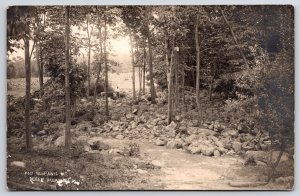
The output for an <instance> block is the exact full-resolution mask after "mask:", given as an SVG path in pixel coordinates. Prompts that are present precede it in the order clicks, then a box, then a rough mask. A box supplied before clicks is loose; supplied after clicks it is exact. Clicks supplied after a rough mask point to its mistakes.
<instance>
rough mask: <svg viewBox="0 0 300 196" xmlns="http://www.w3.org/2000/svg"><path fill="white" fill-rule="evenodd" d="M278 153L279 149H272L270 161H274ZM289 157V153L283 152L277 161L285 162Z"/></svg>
mask: <svg viewBox="0 0 300 196" xmlns="http://www.w3.org/2000/svg"><path fill="white" fill-rule="evenodd" d="M279 153H280V151H274V152H273V155H272V162H273V163H275V162H276V160H277V157H278V156H279ZM289 159H290V155H289V154H288V153H286V152H283V154H282V156H281V158H280V161H279V163H281V162H285V161H288V160H289Z"/></svg>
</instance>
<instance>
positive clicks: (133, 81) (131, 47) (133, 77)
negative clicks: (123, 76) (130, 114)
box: [129, 30, 136, 101]
mask: <svg viewBox="0 0 300 196" xmlns="http://www.w3.org/2000/svg"><path fill="white" fill-rule="evenodd" d="M129 31H130V33H129V37H130V52H131V64H132V96H133V100H134V101H135V100H136V95H135V63H134V51H133V48H134V46H133V35H132V32H131V30H129Z"/></svg>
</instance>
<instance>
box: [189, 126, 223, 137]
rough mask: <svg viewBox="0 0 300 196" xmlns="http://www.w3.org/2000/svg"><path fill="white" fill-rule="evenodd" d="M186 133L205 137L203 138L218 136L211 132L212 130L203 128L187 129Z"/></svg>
mask: <svg viewBox="0 0 300 196" xmlns="http://www.w3.org/2000/svg"><path fill="white" fill-rule="evenodd" d="M187 132H188V133H189V134H191V135H192V134H202V135H205V136H208V135H214V136H215V135H218V134H217V133H216V132H214V131H212V130H209V129H203V128H200V127H188V128H187Z"/></svg>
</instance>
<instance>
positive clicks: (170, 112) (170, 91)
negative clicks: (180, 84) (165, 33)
mask: <svg viewBox="0 0 300 196" xmlns="http://www.w3.org/2000/svg"><path fill="white" fill-rule="evenodd" d="M166 47H167V51H168V48H169V46H166ZM166 58H167V59H168V60H167V63H168V65H167V66H168V67H169V70H170V71H169V73H168V124H170V123H171V122H172V115H173V108H172V106H173V99H172V95H173V75H174V68H173V67H174V49H173V50H172V54H171V62H170V60H169V58H168V57H166Z"/></svg>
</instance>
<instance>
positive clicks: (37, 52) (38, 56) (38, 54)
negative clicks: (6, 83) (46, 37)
mask: <svg viewBox="0 0 300 196" xmlns="http://www.w3.org/2000/svg"><path fill="white" fill-rule="evenodd" d="M36 34H37V35H39V34H40V22H37V30H36ZM35 56H36V64H37V68H38V72H39V85H40V92H39V98H40V99H42V97H43V85H44V81H43V65H42V63H41V51H40V41H39V40H38V41H37V42H36V49H35Z"/></svg>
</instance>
